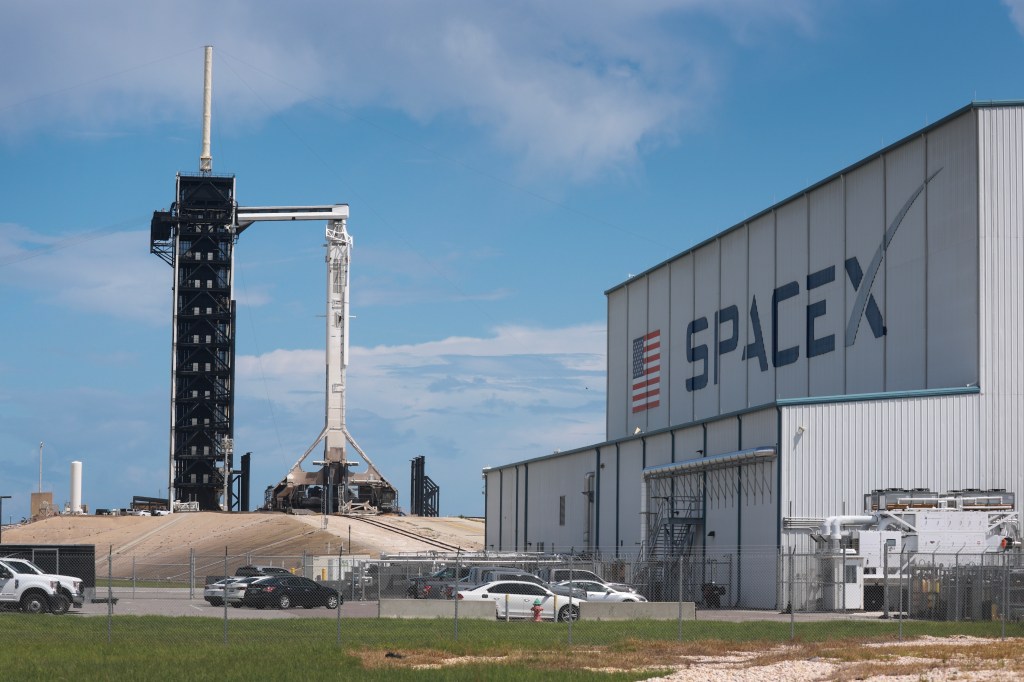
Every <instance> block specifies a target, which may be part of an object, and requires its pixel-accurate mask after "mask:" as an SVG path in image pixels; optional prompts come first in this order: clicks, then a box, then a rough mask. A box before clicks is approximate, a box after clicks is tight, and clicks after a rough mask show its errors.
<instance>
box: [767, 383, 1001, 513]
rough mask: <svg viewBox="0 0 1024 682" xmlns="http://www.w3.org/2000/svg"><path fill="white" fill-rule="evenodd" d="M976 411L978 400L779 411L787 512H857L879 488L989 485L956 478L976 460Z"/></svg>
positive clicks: (964, 397)
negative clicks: (867, 496)
mask: <svg viewBox="0 0 1024 682" xmlns="http://www.w3.org/2000/svg"><path fill="white" fill-rule="evenodd" d="M980 404H981V403H980V396H979V395H977V394H975V395H962V396H941V397H933V398H907V399H894V400H874V401H864V402H850V403H832V404H819V405H801V406H794V407H784V408H782V428H783V431H782V438H781V439H780V445H781V448H782V450H783V452H781V453H780V461H781V463H782V467H783V471H782V474H783V481H784V484H783V489H784V491H785V493H784V495H785V496H784V497H783V510H785V511H784V513H785V514H786V515H789V514H790V513H791V514H792V515H793V516H812V517H814V516H816V517H825V516H828V515H831V514H840V513H844V512H845V513H858V512H860V511H862V510H861V509H860V507H861V506H862V501H863V495H864V494H865V493H868V492H871V491H872V490H874V489H876V488H889V487H910V488H915V487H930V488H931V489H932V490H936V491H944V490H952V489H956V488H964V487H987V486H990V485H992V483H991V482H990V481H987V480H984V476H982V477H978V476H976V475H967V476H962V475H960V474H959V473H958V472H959V471H961V470H962V467H964V465H969V463H970V462H977V461H979V459H980V458H981V454H980V451H979V450H980V448H979V444H978V442H977V440H976V439H974V438H973V437H972V435H971V434H973V433H975V432H976V428H977V423H978V421H979V406H980ZM801 426H803V427H804V431H803V432H799V427H801ZM1018 494H1019V493H1018ZM790 502H791V503H792V512H789V511H788V510H789V509H790V506H789V503H790ZM844 503H845V505H846V506H845V509H844V507H843V504H844Z"/></svg>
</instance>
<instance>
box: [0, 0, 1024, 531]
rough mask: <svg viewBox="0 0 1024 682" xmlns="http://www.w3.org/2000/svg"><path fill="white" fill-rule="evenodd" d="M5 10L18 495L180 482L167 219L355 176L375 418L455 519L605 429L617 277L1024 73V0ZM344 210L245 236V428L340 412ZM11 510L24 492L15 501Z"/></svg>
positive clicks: (0, 339)
mask: <svg viewBox="0 0 1024 682" xmlns="http://www.w3.org/2000/svg"><path fill="white" fill-rule="evenodd" d="M3 17H4V20H3V21H2V22H0V58H2V60H3V63H4V64H5V68H4V69H3V71H2V73H0V306H2V308H0V311H2V327H0V329H2V332H0V467H2V468H0V471H2V474H0V494H9V495H12V496H13V498H12V499H11V500H6V501H5V502H6V504H4V507H3V511H4V516H5V517H8V516H10V517H13V518H14V519H15V520H17V519H18V518H20V517H21V516H24V515H25V514H27V511H28V498H29V493H30V492H32V491H34V490H35V489H36V487H37V485H38V467H39V443H40V441H42V442H45V446H44V449H43V487H44V489H46V490H53V491H54V497H55V500H56V501H57V502H58V503H63V502H65V501H66V500H67V498H68V496H69V491H68V488H69V462H71V461H72V460H81V461H82V462H83V463H84V466H83V468H84V472H83V473H84V488H85V490H84V496H83V497H84V499H83V501H84V502H85V503H87V504H89V505H90V507H92V508H96V507H116V506H126V505H127V504H128V502H129V501H130V498H131V496H132V495H135V494H137V495H158V494H165V492H166V491H165V486H166V478H167V471H166V462H167V450H168V429H169V423H168V414H169V391H170V358H169V353H170V306H171V301H170V286H171V270H170V268H169V267H168V266H167V265H166V264H165V263H164V262H163V261H161V260H160V259H158V258H157V257H155V256H153V255H151V254H150V253H149V243H148V240H149V233H148V226H149V219H150V216H151V214H152V212H153V211H154V210H156V209H166V208H168V207H169V204H170V203H171V201H172V200H173V198H174V176H175V173H176V172H178V171H182V172H189V173H192V172H195V171H197V170H198V157H199V152H200V134H201V131H200V126H201V105H202V65H203V46H204V45H206V44H211V45H213V46H214V66H213V70H214V86H213V88H214V89H213V95H214V106H213V146H212V153H213V167H214V171H215V172H216V173H232V174H235V175H236V176H237V178H238V181H237V186H238V197H239V201H240V203H242V204H243V205H249V206H255V205H274V204H319V203H339V202H345V203H348V204H349V205H350V207H351V209H350V210H351V218H350V221H349V231H350V232H351V234H352V235H353V236H354V238H355V249H354V253H353V263H352V292H351V303H352V312H353V315H354V318H353V320H352V326H351V334H352V349H351V362H350V365H349V372H348V381H349V391H348V424H349V428H350V431H351V432H352V433H353V435H354V436H355V438H356V439H357V440H358V441H359V443H360V445H361V446H362V447H363V449H364V450H366V452H367V453H368V454H369V455H370V457H371V458H373V460H374V461H375V462H376V464H377V465H378V466H379V467H380V468H381V469H382V470H383V472H384V475H385V476H387V477H388V478H389V479H391V481H392V482H393V483H395V484H396V485H397V486H398V488H399V490H400V492H401V496H402V500H403V502H404V503H405V504H407V503H408V499H409V496H408V481H409V460H410V459H412V458H413V457H415V456H417V455H425V456H426V470H427V474H428V475H429V476H430V477H431V478H433V479H434V480H435V481H436V482H437V483H438V484H439V485H440V486H441V511H442V513H444V514H467V515H479V514H482V512H483V495H482V485H481V479H480V470H481V468H482V467H484V466H487V465H494V464H500V463H507V462H510V461H518V460H522V459H528V458H531V457H536V456H541V455H545V454H549V453H551V452H553V451H555V450H566V449H571V448H575V447H579V446H582V445H587V444H590V443H596V442H600V441H602V440H604V434H605V428H604V406H605V402H604V401H605V324H606V320H605V316H606V308H605V298H604V294H603V292H604V291H605V290H606V289H608V288H610V287H612V286H615V285H616V284H619V283H620V282H622V281H623V280H625V279H626V278H627V277H629V276H630V275H631V274H636V273H639V272H642V271H644V270H646V269H647V268H649V267H651V266H653V265H655V264H657V263H659V262H661V261H662V260H664V259H666V258H669V257H671V256H672V255H674V254H676V253H678V252H679V251H682V250H684V249H686V248H688V247H690V246H692V245H693V244H695V243H697V242H699V241H701V240H703V239H705V238H707V237H709V236H711V235H713V234H716V233H718V232H720V231H722V230H724V229H726V228H728V227H730V226H731V225H733V224H735V223H737V222H740V221H742V220H743V219H744V218H746V217H747V216H749V215H751V214H753V213H756V212H758V211H760V210H762V209H764V208H767V207H768V206H770V205H771V204H773V203H775V202H776V201H780V200H782V199H784V198H785V197H787V196H789V195H791V194H794V193H796V192H798V191H800V190H801V189H803V188H804V187H806V186H808V185H810V184H812V183H814V182H816V181H818V180H820V179H822V178H824V177H826V176H828V175H830V174H832V173H834V172H836V171H838V170H840V169H842V168H844V167H846V166H848V165H850V164H852V163H855V162H856V161H858V160H860V159H861V158H863V157H864V156H867V155H869V154H871V153H872V152H874V151H876V150H877V149H879V148H881V147H882V146H884V145H887V144H890V143H892V142H894V141H896V140H898V139H900V138H902V137H904V136H906V135H908V134H911V133H913V132H914V131H915V130H918V129H920V128H922V127H924V126H925V125H927V124H928V123H931V122H934V121H936V120H938V119H939V118H941V117H943V116H945V115H947V114H949V113H951V112H952V111H954V110H956V109H959V108H960V107H962V106H964V105H966V104H967V103H969V102H970V101H972V100H979V101H980V100H1008V99H1021V98H1024V75H1022V71H1021V69H1020V65H1021V64H1022V63H1024V0H1003V1H999V0H979V1H977V2H946V1H930V2H924V1H917V0H907V1H904V2H888V1H877V2H876V1H870V0H865V1H862V2H838V1H836V2H829V1H808V2H802V1H798V0H777V1H774V2H760V1H755V0H731V1H730V0H657V1H652V2H640V3H638V2H626V1H621V2H613V1H595V0H589V1H587V2H583V1H576V0H565V1H562V2H557V3H551V2H516V3H484V2H470V1H468V0H466V1H458V0H452V1H442V0H437V1H430V2H426V1H424V2H402V1H398V0H375V1H374V2H361V3H360V2H303V1H301V0H298V1H296V2H294V3H290V4H288V5H287V7H285V6H284V5H283V4H282V3H276V2H256V1H254V2H221V3H202V2H197V1H193V0H177V1H176V2H173V3H171V2H149V3H128V2H113V1H104V0H96V1H94V2H90V3H74V2H46V1H43V2H31V3H30V2H14V3H7V5H5V7H4V9H3ZM323 227H324V226H323V225H321V224H319V223H305V224H294V225H283V224H276V223H262V224H260V223H258V224H256V225H254V226H253V227H252V228H250V229H248V230H247V231H246V232H245V233H244V234H243V235H242V237H241V238H240V240H239V243H238V246H237V249H236V298H237V300H238V302H239V305H238V333H237V355H238V362H237V370H236V380H237V385H236V423H235V427H236V437H235V443H236V449H237V450H239V451H252V452H253V458H254V459H253V482H252V494H253V499H254V500H259V499H262V494H263V490H264V488H265V487H266V486H267V485H271V484H274V483H276V482H277V481H279V480H280V479H281V478H282V477H283V476H284V474H285V473H286V472H287V470H288V468H289V467H290V466H291V464H292V463H293V462H294V461H295V460H296V459H297V457H298V456H299V455H300V454H301V453H302V452H303V451H304V450H305V449H306V447H308V445H309V444H310V443H311V442H312V440H313V439H314V438H315V437H316V435H317V434H318V433H319V431H320V428H321V427H322V424H323V395H322V387H323V362H324V357H323V344H324V329H323V325H324V322H323V318H322V317H321V315H322V313H323V307H324V278H325V274H324V264H323V255H324V252H323V246H322V244H323ZM5 521H6V518H5Z"/></svg>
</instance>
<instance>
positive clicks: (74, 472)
mask: <svg viewBox="0 0 1024 682" xmlns="http://www.w3.org/2000/svg"><path fill="white" fill-rule="evenodd" d="M71 513H72V514H81V513H82V463H81V462H72V463H71Z"/></svg>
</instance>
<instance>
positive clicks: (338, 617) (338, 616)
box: [335, 543, 381, 646]
mask: <svg viewBox="0 0 1024 682" xmlns="http://www.w3.org/2000/svg"><path fill="white" fill-rule="evenodd" d="M343 549H344V548H342V547H341V543H339V544H338V583H337V585H338V612H337V614H336V616H337V617H336V620H337V635H336V640H335V644H337V645H338V646H341V602H342V599H344V597H342V595H341V553H342V551H343ZM380 615H381V607H380V599H379V598H378V600H377V617H380Z"/></svg>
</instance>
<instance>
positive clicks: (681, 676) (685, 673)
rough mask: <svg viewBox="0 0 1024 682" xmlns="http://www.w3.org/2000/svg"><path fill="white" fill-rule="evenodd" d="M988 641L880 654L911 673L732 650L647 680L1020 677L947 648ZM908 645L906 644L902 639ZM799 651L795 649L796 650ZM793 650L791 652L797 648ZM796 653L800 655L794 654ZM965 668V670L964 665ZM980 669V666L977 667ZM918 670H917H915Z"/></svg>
mask: <svg viewBox="0 0 1024 682" xmlns="http://www.w3.org/2000/svg"><path fill="white" fill-rule="evenodd" d="M990 641H992V640H986V639H982V638H977V637H968V636H963V635H957V636H953V637H947V638H942V637H922V638H918V639H915V640H913V643H914V644H917V645H919V644H922V643H923V644H927V645H928V646H929V647H934V648H935V650H936V657H935V658H921V657H912V656H895V657H891V658H886V659H884V662H885V665H886V666H887V667H888V668H890V669H891V670H892V672H893V673H896V671H898V670H900V669H904V668H905V667H907V666H910V667H912V668H913V669H914V670H915V672H912V673H909V674H882V675H871V676H868V677H863V676H861V675H859V674H857V673H856V672H855V671H854V670H853V668H854V667H855V666H857V665H859V664H856V663H846V662H841V661H837V660H829V659H826V658H818V657H812V658H810V659H806V660H800V659H795V660H790V661H779V662H774V663H769V664H765V665H757V664H756V663H753V661H754V659H756V658H757V657H758V656H761V655H763V653H766V652H735V653H732V654H727V655H722V656H691V657H686V658H685V662H684V663H683V664H682V665H681V666H680V667H679V668H678V669H677V670H676V671H675V672H673V673H672V674H670V675H667V676H664V677H652V678H649V680H647V681H646V682H655V681H657V682H698V681H701V682H703V681H706V680H714V682H763V681H764V680H771V681H772V682H790V681H793V682H796V681H807V682H812V681H814V682H817V681H818V680H863V681H864V682H946V681H953V680H955V681H956V682H965V681H970V682H981V681H985V682H989V681H999V682H1003V681H1006V682H1009V681H1011V680H1013V681H1016V680H1020V679H1022V677H1021V673H1020V671H1015V670H1008V669H1005V668H1003V665H1002V662H1001V661H999V660H984V661H983V660H980V659H970V658H967V657H965V656H957V655H953V656H950V655H949V654H950V649H951V648H952V649H955V648H962V647H964V646H967V645H971V644H984V643H987V642H990ZM904 644H906V643H904ZM866 646H870V647H892V646H901V644H899V643H895V642H892V643H884V644H869V645H866ZM788 650H789V649H788V648H787V647H780V648H779V649H776V650H773V651H772V652H771V653H782V654H785V652H786V651H788ZM796 651H799V650H796ZM796 651H794V653H796ZM797 655H798V654H797ZM965 668H966V669H965ZM978 668H981V669H978ZM918 671H919V672H918Z"/></svg>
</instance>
